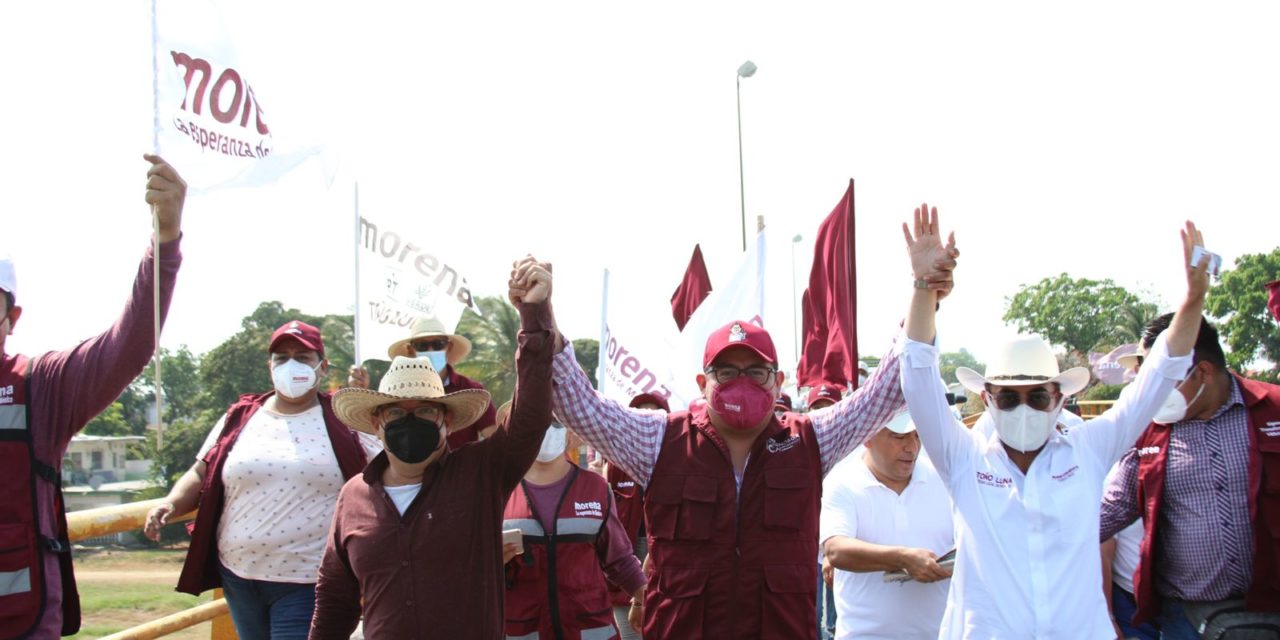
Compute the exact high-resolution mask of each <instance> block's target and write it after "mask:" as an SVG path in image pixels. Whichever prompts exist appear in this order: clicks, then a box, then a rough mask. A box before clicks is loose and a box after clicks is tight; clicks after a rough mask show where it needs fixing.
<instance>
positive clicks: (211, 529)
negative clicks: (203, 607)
mask: <svg viewBox="0 0 1280 640" xmlns="http://www.w3.org/2000/svg"><path fill="white" fill-rule="evenodd" d="M274 393H275V392H274V391H272V392H267V393H262V394H256V395H255V394H245V395H243V396H240V399H239V400H238V401H237V402H236V403H235V404H233V405H231V408H229V409H227V419H226V420H225V421H224V422H223V425H222V433H221V434H220V435H219V436H218V442H217V444H215V445H213V448H211V449H209V452H208V453H206V454H205V456H204V462H205V465H206V467H205V473H204V484H203V485H202V486H201V487H200V503H199V507H198V508H199V512H198V513H197V514H196V520H195V522H194V523H193V524H192V525H191V526H190V531H191V546H190V547H188V549H187V559H186V561H185V562H184V563H183V564H182V574H181V575H179V576H178V588H177V590H178V591H181V592H183V593H189V594H191V595H193V596H198V595H200V594H201V593H203V592H205V591H207V590H209V589H213V588H215V587H220V586H222V576H221V575H220V574H219V573H218V542H217V534H218V521H219V520H221V519H222V507H223V494H224V487H223V485H222V468H223V466H224V465H225V464H226V462H227V454H228V453H230V452H231V448H232V447H234V446H235V444H236V439H237V438H239V437H240V432H241V431H243V430H244V426H245V425H246V424H248V423H249V418H251V417H252V416H253V414H254V413H257V411H258V409H260V408H262V405H263V403H265V402H266V401H267V398H270V397H271V396H272V395H274ZM316 398H317V399H318V400H319V401H320V412H321V413H322V414H323V415H324V426H325V429H326V430H327V431H328V432H329V443H330V444H331V445H332V446H333V453H334V455H335V456H336V457H337V458H338V468H339V469H340V470H341V471H342V477H343V479H350V478H351V477H352V476H355V475H356V474H358V473H360V470H361V469H363V468H364V465H365V458H364V448H363V447H361V446H360V437H359V436H358V435H356V432H354V431H352V430H351V429H349V428H347V425H345V424H343V423H342V421H341V420H338V417H337V416H336V415H334V413H333V396H332V395H331V394H328V393H320V394H318V395H317V396H316Z"/></svg>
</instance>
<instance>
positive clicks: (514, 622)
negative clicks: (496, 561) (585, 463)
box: [502, 466, 618, 640]
mask: <svg viewBox="0 0 1280 640" xmlns="http://www.w3.org/2000/svg"><path fill="white" fill-rule="evenodd" d="M569 473H570V478H569V483H568V486H566V487H565V490H564V493H563V494H561V495H560V502H559V504H558V506H557V507H556V519H555V528H554V529H553V530H552V531H545V530H544V529H543V527H542V520H541V519H540V518H539V517H538V514H537V513H536V512H535V510H534V506H533V502H531V501H530V500H529V497H528V495H527V494H526V493H525V485H524V482H523V481H522V482H521V483H520V484H519V485H518V486H516V489H515V491H514V492H512V494H511V497H510V498H508V499H507V506H506V508H505V509H504V510H503V512H502V528H503V529H519V530H520V531H522V532H523V533H524V549H525V551H524V554H523V555H522V556H516V557H515V558H514V559H512V560H511V562H508V563H507V568H506V569H507V593H506V635H507V637H508V638H511V637H517V638H521V640H552V639H554V640H607V639H609V638H616V637H618V628H617V627H616V626H615V625H614V623H613V606H612V605H611V604H610V603H609V594H608V590H607V584H606V581H605V579H604V571H603V570H602V569H601V568H600V557H599V556H598V555H597V554H596V540H597V539H598V538H599V537H600V536H606V535H608V532H607V531H605V523H606V522H608V520H609V485H607V484H605V481H604V478H601V477H600V476H599V475H596V474H594V473H590V472H587V473H580V472H579V468H578V467H577V466H574V467H571V468H570V470H569Z"/></svg>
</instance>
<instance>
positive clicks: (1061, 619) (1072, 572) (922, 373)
mask: <svg viewBox="0 0 1280 640" xmlns="http://www.w3.org/2000/svg"><path fill="white" fill-rule="evenodd" d="M903 354H904V355H903V359H902V362H901V371H902V390H903V393H904V394H905V395H906V397H907V406H908V408H909V409H910V411H911V419H912V420H913V421H914V422H915V425H916V430H917V431H918V432H919V433H920V442H921V444H923V445H924V448H925V450H926V451H927V452H928V453H929V458H930V459H931V460H932V461H933V464H934V468H936V469H937V471H938V475H939V476H940V477H941V478H942V479H943V482H944V483H945V484H946V486H947V489H948V490H949V491H950V492H951V499H952V502H953V503H954V505H955V515H956V522H955V527H956V539H957V558H956V565H955V573H954V575H953V576H952V579H951V592H950V594H949V596H948V598H947V609H946V612H945V613H944V614H943V617H942V629H941V633H940V634H939V638H1000V639H1001V640H1004V639H1012V638H1064V639H1065V638H1070V639H1073V640H1074V639H1076V638H1112V637H1114V630H1113V629H1112V626H1111V619H1110V616H1109V615H1108V613H1107V607H1106V602H1105V600H1103V596H1102V584H1103V582H1102V561H1101V557H1100V554H1099V553H1098V532H1099V525H1098V520H1099V517H1098V514H1099V510H1100V501H1101V499H1102V488H1103V485H1102V480H1103V478H1104V477H1106V475H1107V471H1108V470H1109V469H1110V468H1111V466H1112V465H1113V464H1115V462H1116V461H1117V460H1119V459H1120V456H1121V455H1122V454H1123V453H1124V452H1125V451H1126V450H1127V449H1128V448H1129V447H1130V446H1131V445H1132V444H1133V442H1134V441H1135V440H1136V439H1137V438H1138V436H1139V435H1140V434H1141V433H1142V431H1143V429H1145V428H1146V426H1147V425H1148V424H1149V423H1150V422H1151V418H1152V416H1154V415H1155V413H1156V411H1157V410H1158V409H1159V408H1160V405H1161V404H1162V403H1163V402H1164V399H1165V398H1166V397H1167V396H1168V394H1169V392H1170V391H1171V390H1172V389H1173V388H1174V385H1175V384H1176V382H1177V381H1178V380H1181V379H1182V378H1183V377H1184V376H1185V375H1186V372H1187V369H1188V368H1189V367H1190V365H1191V356H1190V354H1188V355H1186V356H1182V357H1177V358H1173V357H1170V356H1169V354H1168V348H1167V345H1166V344H1165V339H1164V337H1163V336H1162V337H1160V338H1158V339H1157V340H1156V342H1155V344H1154V345H1152V349H1151V353H1150V354H1149V355H1148V357H1147V363H1146V364H1144V366H1143V367H1142V369H1141V371H1140V372H1139V374H1138V377H1137V379H1135V380H1134V382H1133V384H1131V385H1129V386H1128V387H1127V388H1125V390H1124V391H1123V392H1122V393H1121V395H1120V399H1119V400H1117V401H1116V404H1115V405H1114V406H1113V407H1112V408H1111V409H1110V410H1108V411H1107V412H1106V413H1104V414H1102V415H1101V416H1098V417H1097V418H1094V419H1093V420H1090V421H1088V422H1086V423H1084V424H1082V425H1080V426H1078V427H1075V428H1074V429H1071V430H1070V432H1069V433H1067V434H1066V435H1063V434H1061V433H1058V432H1057V431H1056V430H1055V431H1054V432H1053V433H1052V434H1051V435H1050V436H1049V441H1048V442H1046V443H1045V445H1044V448H1043V449H1042V450H1041V451H1040V454H1039V455H1038V456H1037V457H1036V458H1035V460H1034V461H1032V463H1031V466H1030V467H1029V468H1028V471H1027V474H1026V475H1025V476H1024V475H1023V473H1022V472H1021V471H1020V470H1019V469H1018V467H1017V465H1015V464H1014V463H1013V461H1012V460H1010V459H1009V456H1008V454H1007V453H1006V452H1005V450H1004V447H1003V446H1002V445H1001V443H1000V440H999V437H998V435H996V434H994V433H993V434H991V435H990V436H988V437H986V438H985V439H984V438H983V437H982V436H980V435H978V434H975V433H972V432H969V431H967V430H966V429H964V428H963V427H961V426H958V425H957V424H956V422H955V419H954V418H953V417H952V416H951V411H950V408H949V407H948V406H947V402H946V398H945V396H944V393H945V389H944V387H943V385H942V380H941V376H940V374H939V371H938V350H937V348H936V347H934V346H933V345H928V344H924V343H921V342H915V341H911V340H907V341H905V344H903Z"/></svg>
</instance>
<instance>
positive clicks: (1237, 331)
mask: <svg viewBox="0 0 1280 640" xmlns="http://www.w3.org/2000/svg"><path fill="white" fill-rule="evenodd" d="M1277 277H1280V247H1277V248H1276V249H1273V250H1272V251H1271V253H1251V254H1246V255H1243V256H1240V257H1239V258H1237V259H1236V263H1235V268H1233V269H1230V270H1228V271H1223V272H1222V276H1221V278H1220V279H1219V281H1218V283H1217V284H1216V285H1214V286H1213V288H1211V289H1209V297H1208V299H1207V300H1206V301H1205V310H1206V311H1208V313H1209V315H1211V316H1213V317H1214V318H1215V319H1216V320H1217V321H1218V331H1219V333H1220V334H1221V336H1222V340H1223V342H1224V343H1225V344H1226V347H1227V348H1228V349H1230V351H1229V352H1228V353H1227V362H1228V363H1229V364H1230V365H1231V367H1232V368H1234V369H1238V370H1240V371H1244V370H1245V369H1246V368H1247V367H1248V365H1249V364H1250V363H1251V362H1254V361H1255V360H1257V359H1259V358H1265V359H1267V360H1270V361H1271V362H1272V363H1273V364H1272V369H1271V374H1270V375H1269V376H1267V377H1268V378H1275V377H1278V376H1280V330H1278V329H1277V328H1276V325H1275V320H1274V319H1273V318H1272V317H1271V314H1270V312H1268V311H1267V291H1266V289H1264V288H1263V285H1265V284H1266V283H1268V282H1271V281H1272V280H1275V279H1276V278H1277Z"/></svg>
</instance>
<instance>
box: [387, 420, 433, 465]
mask: <svg viewBox="0 0 1280 640" xmlns="http://www.w3.org/2000/svg"><path fill="white" fill-rule="evenodd" d="M382 432H383V435H384V436H385V437H386V440H387V451H390V452H391V454H392V455H394V456H395V457H396V459H398V460H400V461H401V462H405V463H408V464H417V463H419V462H422V461H423V460H426V459H427V458H428V457H430V456H431V454H432V453H433V452H434V451H435V450H436V449H437V448H438V447H439V446H440V425H438V424H436V423H434V422H432V421H430V420H423V419H422V418H419V417H418V416H415V415H413V414H412V413H411V414H409V415H407V416H405V417H403V418H400V419H399V420H393V421H391V422H388V423H387V424H386V425H384V426H383V427H382Z"/></svg>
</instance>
